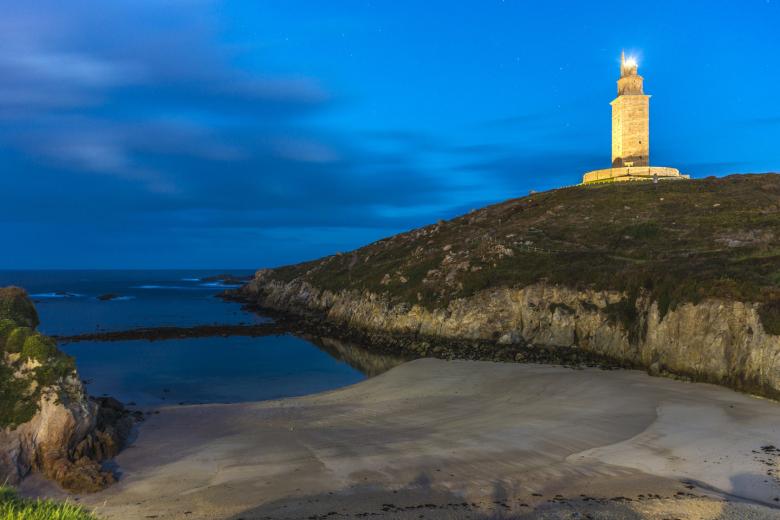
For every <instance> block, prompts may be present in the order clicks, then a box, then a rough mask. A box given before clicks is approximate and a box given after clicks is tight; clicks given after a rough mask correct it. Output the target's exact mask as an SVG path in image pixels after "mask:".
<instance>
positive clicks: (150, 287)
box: [0, 270, 366, 406]
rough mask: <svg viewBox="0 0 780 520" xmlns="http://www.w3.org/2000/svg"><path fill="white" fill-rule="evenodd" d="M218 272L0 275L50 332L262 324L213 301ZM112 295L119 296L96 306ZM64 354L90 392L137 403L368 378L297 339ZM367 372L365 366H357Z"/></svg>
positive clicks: (251, 394)
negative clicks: (25, 297)
mask: <svg viewBox="0 0 780 520" xmlns="http://www.w3.org/2000/svg"><path fill="white" fill-rule="evenodd" d="M220 272H225V271H204V270H200V271H21V272H12V271H0V286H5V285H17V286H20V287H24V288H25V289H27V292H28V293H29V294H30V295H31V297H32V298H33V300H34V301H35V304H36V307H37V309H38V313H39V315H40V318H41V325H40V330H41V331H42V332H44V333H47V334H60V335H63V334H78V333H83V332H91V331H95V330H122V329H128V328H133V327H149V326H163V325H179V326H191V325H198V324H211V323H231V324H235V323H252V322H258V321H263V320H265V318H262V317H260V316H257V315H255V314H251V313H246V312H243V311H242V310H241V308H240V305H238V304H236V303H227V302H223V301H222V300H220V299H219V298H216V297H215V295H216V294H217V293H219V292H220V291H222V290H224V288H225V287H224V286H220V285H219V284H215V283H207V282H204V281H202V279H203V278H206V277H208V276H211V275H214V274H218V273H220ZM228 272H230V273H231V274H234V275H244V274H250V272H248V271H247V272H240V271H228ZM107 293H113V294H117V295H119V298H117V299H115V300H111V301H100V300H98V298H97V297H98V296H100V295H102V294H107ZM62 349H63V350H65V351H66V352H67V353H68V354H70V355H72V356H74V357H75V358H76V363H77V365H78V368H79V373H80V374H81V377H82V378H83V379H85V380H86V381H87V382H88V386H87V388H88V390H89V392H90V393H91V394H93V395H102V394H108V395H112V396H114V397H117V398H118V399H120V400H121V401H124V402H135V403H137V404H138V405H139V406H156V405H161V404H177V403H210V402H239V401H256V400H261V399H273V398H279V397H289V396H297V395H305V394H309V393H314V392H320V391H324V390H330V389H334V388H338V387H341V386H346V385H350V384H353V383H356V382H358V381H361V380H362V379H364V378H365V375H364V374H363V373H362V372H361V371H360V370H358V369H356V368H353V366H351V365H350V364H349V363H348V362H347V361H345V360H344V358H343V356H342V357H341V358H339V357H338V355H336V356H332V355H331V354H329V353H328V352H334V351H333V349H327V348H326V349H321V348H318V347H317V346H316V345H315V344H314V343H311V342H309V341H306V340H303V339H299V338H296V337H292V336H269V337H262V338H247V337H229V338H222V337H213V338H196V339H184V340H166V341H155V342H148V341H120V342H83V343H74V344H69V345H62ZM341 350H343V349H341ZM352 351H353V349H348V350H347V351H346V352H352ZM365 355H366V354H365V353H363V354H362V356H365ZM354 364H355V363H353V365H354ZM364 365H365V362H364V360H362V359H361V364H357V365H356V366H358V367H362V366H364Z"/></svg>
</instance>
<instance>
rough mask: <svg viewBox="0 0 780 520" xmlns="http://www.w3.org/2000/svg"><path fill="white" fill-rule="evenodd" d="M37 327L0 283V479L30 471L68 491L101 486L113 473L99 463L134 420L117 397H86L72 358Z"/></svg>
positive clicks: (16, 293)
mask: <svg viewBox="0 0 780 520" xmlns="http://www.w3.org/2000/svg"><path fill="white" fill-rule="evenodd" d="M37 325H38V316H37V314H36V312H35V308H34V306H33V305H32V302H30V300H29V298H27V295H26V293H25V292H24V291H23V290H22V289H18V288H0V481H4V482H5V481H7V482H10V483H17V482H19V480H21V479H22V478H24V477H25V476H26V475H27V474H28V473H29V472H30V471H33V470H35V471H39V472H41V473H43V474H44V475H45V476H46V477H48V478H51V479H53V480H55V481H57V482H58V483H60V484H61V485H62V486H63V487H64V488H66V489H68V490H71V491H96V490H98V489H102V488H103V487H105V486H106V485H108V484H110V483H112V482H113V481H114V478H113V476H112V474H111V473H109V472H105V471H103V470H102V469H101V466H100V461H102V460H104V459H106V458H109V457H112V456H114V455H115V454H116V453H118V451H119V449H120V448H121V445H122V443H123V442H124V439H125V438H126V437H127V435H128V434H129V431H130V428H131V427H132V420H131V419H130V417H129V416H128V414H127V413H126V412H125V411H124V409H123V408H122V406H121V405H120V404H119V403H117V402H116V401H113V400H111V399H100V400H91V399H89V398H88V397H87V395H86V394H85V392H84V386H83V384H82V382H81V380H80V379H79V377H78V374H77V372H76V369H75V365H74V363H73V360H72V359H71V358H69V357H68V356H66V355H65V354H63V353H62V352H61V351H60V350H59V349H57V346H56V344H55V343H54V341H53V340H51V339H50V338H47V337H46V336H44V335H42V334H40V333H38V332H36V331H35V327H36V326H37Z"/></svg>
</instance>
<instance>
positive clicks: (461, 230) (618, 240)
mask: <svg viewBox="0 0 780 520" xmlns="http://www.w3.org/2000/svg"><path fill="white" fill-rule="evenodd" d="M271 276H272V277H273V278H275V279H277V280H280V281H291V280H294V279H301V280H305V281H308V282H310V283H311V284H313V285H314V286H317V287H319V288H323V289H331V290H341V289H354V290H359V291H370V292H373V293H377V294H384V295H385V296H386V297H387V298H388V299H389V300H390V301H392V302H393V303H396V304H410V305H412V304H420V305H422V306H424V307H426V308H429V309H433V308H441V307H445V306H446V305H447V304H448V302H450V301H451V300H453V299H456V298H463V297H468V296H471V295H473V294H475V293H477V292H478V291H482V290H485V289H491V288H498V287H516V288H519V287H524V286H527V285H529V284H532V283H535V282H540V281H546V282H549V283H553V284H563V285H566V286H569V287H573V288H581V289H588V288H590V289H599V290H602V289H614V290H620V291H624V292H625V293H626V294H627V295H628V298H627V299H626V300H625V303H624V304H623V305H617V306H616V308H615V309H612V311H613V312H614V315H615V317H616V319H621V320H630V319H631V316H626V313H629V314H630V313H631V310H632V309H633V308H634V305H633V302H634V301H635V299H636V298H637V297H638V296H639V295H647V296H649V297H651V298H652V299H654V300H655V301H657V302H658V303H659V308H660V310H661V313H662V314H665V313H666V312H667V311H668V310H669V309H673V308H675V307H676V306H677V305H679V304H681V303H684V302H698V301H700V300H702V299H704V298H724V299H733V300H739V301H748V302H759V303H761V304H762V306H761V312H760V314H761V318H762V321H763V324H764V326H765V328H766V329H767V330H768V331H770V332H772V333H774V334H780V175H777V174H763V175H732V176H729V177H724V178H714V177H711V178H707V179H701V180H689V181H688V180H679V181H665V182H660V183H658V184H653V183H623V184H621V183H613V184H604V185H592V186H576V187H570V188H564V189H558V190H552V191H547V192H543V193H535V194H532V195H529V196H527V197H522V198H518V199H511V200H508V201H505V202H502V203H499V204H495V205H492V206H488V207H486V208H483V209H481V210H477V211H472V212H470V213H468V214H466V215H463V216H461V217H457V218H454V219H452V220H450V221H447V222H439V223H437V224H433V225H430V226H426V227H423V228H420V229H416V230H413V231H410V232H407V233H402V234H399V235H396V236H393V237H390V238H387V239H384V240H380V241H378V242H375V243H373V244H370V245H368V246H366V247H363V248H361V249H358V250H356V251H353V252H350V253H346V254H337V255H333V256H329V257H326V258H323V259H321V260H316V261H311V262H305V263H302V264H297V265H292V266H287V267H282V268H279V269H276V270H274V272H273V273H272V274H271Z"/></svg>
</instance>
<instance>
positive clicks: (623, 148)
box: [610, 53, 650, 168]
mask: <svg viewBox="0 0 780 520" xmlns="http://www.w3.org/2000/svg"><path fill="white" fill-rule="evenodd" d="M638 68H639V67H638V65H637V62H636V60H634V59H626V54H625V53H622V54H621V55H620V79H619V80H618V82H617V84H618V96H617V97H616V98H615V100H614V101H612V103H610V104H611V105H612V167H613V168H621V167H634V166H649V165H650V96H648V95H646V94H645V92H644V90H643V85H642V84H643V82H644V79H643V78H642V76H640V75H639V74H637V69H638Z"/></svg>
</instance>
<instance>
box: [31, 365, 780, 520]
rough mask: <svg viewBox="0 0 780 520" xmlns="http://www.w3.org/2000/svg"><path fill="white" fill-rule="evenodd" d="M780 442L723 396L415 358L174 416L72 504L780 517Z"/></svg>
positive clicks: (170, 513)
mask: <svg viewBox="0 0 780 520" xmlns="http://www.w3.org/2000/svg"><path fill="white" fill-rule="evenodd" d="M774 446H780V404H778V403H775V402H772V401H768V400H764V399H758V398H754V397H750V396H747V395H743V394H739V393H736V392H733V391H731V390H728V389H725V388H720V387H716V386H712V385H706V384H694V383H684V382H679V381H673V380H669V379H663V378H652V377H649V376H647V375H646V374H644V373H642V372H638V371H622V370H621V371H605V370H600V369H584V370H574V369H569V368H561V367H552V366H544V365H520V364H503V363H490V362H475V361H450V362H447V361H441V360H434V359H423V360H417V361H412V362H409V363H406V364H403V365H401V366H399V367H396V368H394V369H392V370H390V371H389V372H387V373H384V374H382V375H380V376H377V377H375V378H373V379H370V380H367V381H364V382H362V383H359V384H357V385H354V386H351V387H348V388H343V389H340V390H336V391H332V392H328V393H324V394H319V395H314V396H307V397H303V398H296V399H285V400H280V401H268V402H260V403H248V404H235V405H200V406H182V407H170V408H164V409H162V410H161V413H160V414H159V415H153V416H150V418H149V419H148V420H147V421H146V422H145V423H143V424H142V425H141V427H140V429H139V434H138V436H137V438H136V439H135V440H134V441H133V443H132V445H131V446H130V447H129V448H128V449H126V450H125V451H124V452H123V453H122V454H120V456H119V457H118V458H117V460H116V462H117V464H118V466H119V468H120V471H121V480H120V482H119V483H118V484H117V485H115V486H113V487H111V488H109V489H108V490H106V491H104V492H101V493H98V494H95V495H90V496H85V497H80V501H81V503H83V504H86V505H89V506H91V507H94V508H95V509H96V511H97V512H98V513H100V514H101V515H103V516H104V517H106V518H111V519H123V520H124V519H136V518H138V519H143V518H158V519H232V520H238V519H240V518H242V519H244V520H249V519H255V518H361V517H363V516H371V517H379V518H383V517H384V518H447V519H459V518H464V519H465V518H475V519H481V518H598V519H601V518H658V519H661V518H686V519H687V518H691V519H693V518H696V519H710V518H712V519H714V518H756V519H763V518H780V472H778V466H777V465H778V463H779V462H780V451H775V450H774V449H773V447H774ZM36 486H40V483H36V481H35V480H29V481H28V482H27V484H26V487H27V490H28V491H36ZM37 490H40V488H38V489H37ZM328 515H329V516H328ZM421 515H422V516H421Z"/></svg>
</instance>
